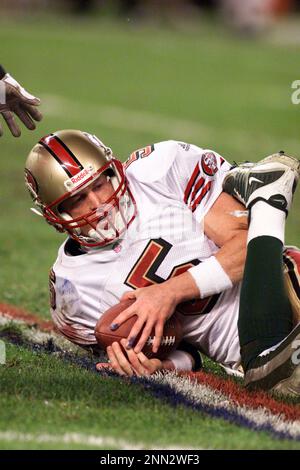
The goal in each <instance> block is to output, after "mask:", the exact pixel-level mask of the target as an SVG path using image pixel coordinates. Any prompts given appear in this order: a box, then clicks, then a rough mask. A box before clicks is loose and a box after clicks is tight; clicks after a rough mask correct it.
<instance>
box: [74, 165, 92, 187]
mask: <svg viewBox="0 0 300 470" xmlns="http://www.w3.org/2000/svg"><path fill="white" fill-rule="evenodd" d="M88 174H89V172H88V171H87V170H86V168H84V169H83V170H82V171H81V172H80V173H78V175H76V176H73V178H71V181H72V183H73V184H76V183H79V181H82V179H83V178H84V177H85V176H87V175H88Z"/></svg>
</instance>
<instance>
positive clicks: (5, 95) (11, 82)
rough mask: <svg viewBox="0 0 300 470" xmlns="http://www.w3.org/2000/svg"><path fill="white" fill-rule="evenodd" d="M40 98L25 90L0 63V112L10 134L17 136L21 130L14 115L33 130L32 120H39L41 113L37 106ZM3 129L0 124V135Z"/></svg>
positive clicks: (33, 123)
mask: <svg viewBox="0 0 300 470" xmlns="http://www.w3.org/2000/svg"><path fill="white" fill-rule="evenodd" d="M39 104H40V99H39V98H37V97H35V96H33V95H31V94H30V93H28V91H26V90H25V89H24V88H23V87H22V86H21V85H20V84H19V83H18V82H17V81H16V80H15V79H14V78H13V77H12V76H11V75H9V73H6V72H5V70H4V68H3V67H2V66H1V65H0V113H1V114H2V116H3V118H4V120H5V122H6V124H7V125H8V127H9V129H10V131H11V133H12V135H13V136H14V137H19V136H20V135H21V130H20V127H19V125H18V124H17V122H16V119H15V116H17V117H18V118H19V119H20V121H22V122H23V124H24V125H25V126H26V127H27V128H28V129H30V130H34V129H35V127H36V125H35V122H34V121H41V119H42V117H43V116H42V114H41V113H40V111H38V109H37V106H39ZM2 134H3V129H2V126H1V124H0V136H1V135H2Z"/></svg>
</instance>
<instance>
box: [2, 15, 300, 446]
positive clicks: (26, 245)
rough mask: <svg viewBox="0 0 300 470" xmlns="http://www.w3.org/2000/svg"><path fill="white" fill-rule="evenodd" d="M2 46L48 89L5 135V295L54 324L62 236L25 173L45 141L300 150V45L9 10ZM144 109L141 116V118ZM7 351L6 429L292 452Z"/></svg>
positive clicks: (240, 151) (298, 219)
mask: <svg viewBox="0 0 300 470" xmlns="http://www.w3.org/2000/svg"><path fill="white" fill-rule="evenodd" d="M0 43H1V44H4V45H5V47H3V48H2V50H1V63H3V65H5V66H6V68H7V69H8V70H9V71H11V73H12V74H13V75H14V76H15V77H16V78H17V79H19V80H20V81H22V83H23V84H24V86H26V87H27V88H28V89H29V90H30V91H32V92H34V93H36V94H37V95H41V96H42V97H44V105H43V106H42V110H43V107H44V113H45V118H44V121H43V122H42V123H41V124H40V125H39V127H38V130H36V131H35V132H34V133H30V132H28V131H24V132H23V135H22V138H21V139H13V138H12V137H11V136H10V135H9V134H8V131H6V133H5V135H4V137H2V138H1V139H0V145H1V158H0V175H1V198H0V213H1V232H0V262H1V277H0V301H4V302H7V303H12V304H15V305H19V306H22V307H24V308H27V309H28V310H30V311H32V312H35V313H37V314H39V315H41V316H43V317H45V318H46V317H47V316H48V292H47V273H48V270H49V268H50V267H51V264H52V262H53V260H54V259H55V257H56V252H57V247H58V245H59V244H60V243H61V242H62V241H63V236H62V235H59V234H56V233H55V232H54V230H53V229H52V228H50V227H49V226H48V225H47V224H45V223H44V222H43V221H42V220H39V219H38V218H37V217H35V216H33V215H32V214H31V213H30V212H29V207H30V199H29V196H28V195H27V192H26V190H25V189H24V187H23V176H22V169H23V164H24V161H25V157H26V155H27V153H28V151H29V150H30V148H31V147H32V146H33V144H34V143H35V142H36V141H37V140H38V139H39V137H40V136H41V135H44V134H45V133H48V132H51V131H53V130H57V129H60V128H81V129H85V130H88V131H90V132H92V133H96V134H97V135H99V136H100V137H101V138H102V139H103V141H104V142H106V143H108V145H110V146H111V147H112V148H113V150H114V151H115V153H116V154H117V155H120V157H121V158H125V157H126V156H127V155H128V154H129V153H130V152H131V151H132V150H134V149H136V148H139V147H142V146H144V145H145V144H148V143H151V142H154V141H158V140H162V139H168V138H175V139H178V140H189V141H192V142H193V143H195V144H198V145H199V146H202V147H208V148H213V149H215V150H216V151H218V152H220V153H221V154H223V155H224V156H225V157H226V158H228V160H230V161H233V160H237V161H241V160H244V159H249V160H257V159H259V158H261V157H263V156H265V155H267V154H270V153H272V152H274V151H277V150H280V149H284V150H285V151H286V152H290V153H293V154H295V155H298V157H299V155H300V148H299V124H300V105H299V106H295V105H292V103H291V98H290V96H291V83H292V82H293V81H294V80H296V79H299V78H300V76H299V67H298V63H299V47H296V46H275V45H272V44H269V43H267V42H264V41H263V40H256V41H253V42H251V41H247V40H244V41H240V40H237V39H236V38H234V37H231V36H230V35H229V34H227V33H225V32H224V30H223V29H222V28H221V27H217V28H214V27H212V24H211V23H209V24H206V23H204V22H199V25H198V26H197V27H195V25H194V27H193V28H190V29H188V28H186V29H185V30H183V29H181V28H178V29H176V28H172V29H170V28H154V27H150V26H147V27H137V26H135V25H131V24H126V23H124V24H122V23H117V22H113V21H110V20H108V19H103V20H101V19H100V18H96V19H86V20H85V21H79V20H76V21H75V20H74V18H73V19H72V20H71V19H70V18H67V17H65V16H61V17H60V18H58V17H49V18H44V17H39V18H34V17H33V18H31V19H29V18H27V19H23V20H21V19H20V20H19V21H18V22H16V21H12V20H9V19H5V18H2V19H0ZM53 97H55V102H56V103H58V104H56V105H55V102H54V100H53ZM53 103H54V105H53ZM136 112H140V113H141V112H142V113H143V115H142V117H141V118H140V119H137V118H135V117H134V116H135V114H134V113H136ZM153 116H154V117H153ZM149 117H150V118H149ZM149 119H150V121H149ZM5 130H6V129H5ZM299 208H300V194H299V191H298V193H297V194H296V197H295V201H294V208H293V210H292V212H291V214H290V216H289V219H288V222H287V239H286V241H287V242H288V243H291V244H298V245H299V244H300V211H299ZM9 355H10V359H9V360H10V362H9V364H11V365H14V363H13V361H14V360H16V361H17V363H16V365H14V366H12V367H2V366H0V373H1V375H2V377H1V379H2V380H1V388H2V387H3V393H2V395H1V400H2V402H1V407H0V409H1V419H0V426H2V428H3V429H6V428H9V429H15V430H26V431H31V432H33V433H35V432H39V431H41V430H43V431H45V430H47V431H48V432H53V433H55V432H57V429H59V430H60V432H64V431H66V430H76V431H77V432H86V433H88V432H98V433H100V434H101V435H102V434H103V433H104V432H107V431H108V430H109V433H110V435H118V436H120V435H122V437H123V438H126V439H128V440H130V441H132V440H135V439H137V440H139V439H143V440H145V442H149V443H150V442H160V443H170V442H176V443H177V444H182V445H183V444H185V445H189V444H190V445H195V446H197V445H200V446H201V445H202V446H204V447H213V448H219V447H223V446H224V447H227V448H238V447H247V446H248V447H251V448H255V447H257V448H261V447H276V448H280V447H284V446H287V447H289V448H292V447H295V444H291V443H289V444H286V443H280V442H278V441H274V440H271V439H270V438H267V437H265V436H264V438H263V437H262V435H261V434H259V435H255V434H254V433H251V432H248V431H245V430H239V429H237V428H236V427H233V426H229V425H228V424H224V423H223V422H213V421H212V420H208V419H206V418H203V417H200V416H199V415H196V416H195V415H194V414H193V413H192V412H186V411H185V410H177V412H176V414H174V412H173V410H171V409H169V408H168V407H167V406H165V407H164V406H162V405H161V404H159V403H156V402H155V401H153V400H152V399H150V398H149V397H145V396H143V394H141V393H140V392H138V391H137V390H132V388H130V392H129V389H127V387H126V385H124V384H120V386H119V387H118V388H117V390H116V387H115V382H111V381H110V380H106V381H104V382H103V383H102V382H101V381H100V380H99V378H98V377H95V376H94V375H92V374H90V373H88V372H82V371H78V370H76V369H75V368H74V367H70V366H67V365H63V364H61V363H60V362H55V361H54V362H53V363H52V360H51V359H50V358H49V357H44V356H43V357H42V358H41V357H38V356H36V355H32V354H31V353H29V352H26V351H21V350H18V348H13V347H12V348H10V349H9ZM14 358H15V359H14ZM110 393H112V394H113V395H112V397H109V394H110ZM114 394H116V395H114ZM112 399H113V403H114V407H111V406H110V405H111V404H112V402H111V400H112ZM123 399H125V400H127V401H129V403H128V408H126V407H124V405H122V403H121V402H122V400H123ZM44 400H48V401H49V400H50V402H51V403H52V404H53V406H49V407H46V405H45V403H44ZM64 403H65V405H63V404H64ZM64 406H65V408H64ZM150 408H151V410H152V411H153V413H154V414H155V420H153V419H150V417H149V416H150V413H149V409H150ZM126 409H127V410H128V411H126ZM120 410H122V411H121V413H122V422H120V420H117V418H118V411H120ZM123 420H124V421H123ZM168 420H169V421H168ZM116 422H118V424H116ZM147 429H148V431H146V430H147ZM195 429H197V432H196V433H195ZM183 430H184V432H182V431H183ZM198 432H199V434H198ZM7 445H8V444H7V443H6V444H5V443H3V446H7ZM30 445H31V444H28V447H30ZM9 446H10V447H12V446H15V447H16V446H18V444H17V443H15V444H13V443H11V444H9Z"/></svg>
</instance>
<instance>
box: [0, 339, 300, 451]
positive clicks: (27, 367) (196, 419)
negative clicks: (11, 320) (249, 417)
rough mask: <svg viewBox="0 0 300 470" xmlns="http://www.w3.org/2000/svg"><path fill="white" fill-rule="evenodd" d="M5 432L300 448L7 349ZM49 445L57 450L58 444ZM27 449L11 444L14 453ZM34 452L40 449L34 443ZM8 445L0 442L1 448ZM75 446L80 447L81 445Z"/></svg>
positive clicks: (2, 376)
mask: <svg viewBox="0 0 300 470" xmlns="http://www.w3.org/2000/svg"><path fill="white" fill-rule="evenodd" d="M0 383H1V396H0V409H1V412H0V416H1V419H0V432H1V431H11V432H12V431H15V432H16V431H17V432H20V433H32V434H35V435H39V434H44V433H47V434H51V435H57V434H60V435H62V434H64V433H67V432H68V433H76V432H80V433H81V434H87V435H99V436H102V437H104V436H109V437H114V438H116V439H123V440H125V441H127V442H131V443H132V444H137V443H141V442H142V443H145V445H146V446H153V445H159V446H162V447H164V446H170V445H172V444H173V445H177V446H185V447H189V446H190V447H200V448H214V449H219V448H223V449H228V448H231V449H232V448H234V449H241V448H248V449H249V448H264V449H267V448H274V447H276V448H278V449H280V448H281V449H296V448H299V444H297V443H292V442H288V441H277V440H275V439H272V438H270V437H269V436H268V435H267V434H265V433H259V434H256V433H253V432H250V431H248V430H245V429H241V428H238V427H236V426H233V425H231V424H228V423H225V422H223V421H222V420H211V419H210V418H208V417H207V416H205V415H202V414H200V413H198V412H194V411H191V410H187V409H186V408H182V407H178V408H176V409H175V410H174V409H173V408H170V407H169V406H168V405H167V404H163V403H162V402H161V401H160V400H157V399H155V398H153V397H151V396H150V395H149V394H147V393H146V392H144V391H143V393H141V389H140V386H136V387H132V385H131V384H130V383H129V382H128V383H126V381H123V380H121V379H117V378H100V377H99V376H97V375H96V374H94V373H92V372H89V371H84V370H81V369H80V368H78V367H77V366H74V365H70V364H66V363H65V362H64V361H62V360H59V359H56V358H53V356H49V355H48V354H43V353H39V354H37V353H32V352H31V351H28V350H26V349H24V348H20V347H17V346H12V345H8V348H7V364H6V366H1V368H0ZM57 444H58V445H56V444H53V443H52V444H51V445H48V446H47V443H44V445H45V446H46V447H48V448H51V447H53V446H54V447H55V448H59V443H57ZM22 445H23V446H24V444H22V443H19V444H18V443H17V442H15V443H14V442H11V443H10V444H9V448H11V447H13V448H18V447H22ZM31 445H32V446H33V448H40V445H39V444H35V445H34V443H31ZM5 446H6V447H8V443H7V442H6V443H5V442H1V441H0V447H1V448H2V447H5ZM72 447H73V446H71V448H72ZM75 447H76V446H75Z"/></svg>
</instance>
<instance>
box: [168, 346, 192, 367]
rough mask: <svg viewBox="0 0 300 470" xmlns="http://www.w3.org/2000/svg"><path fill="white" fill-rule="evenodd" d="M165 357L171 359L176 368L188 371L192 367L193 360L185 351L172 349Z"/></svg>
mask: <svg viewBox="0 0 300 470" xmlns="http://www.w3.org/2000/svg"><path fill="white" fill-rule="evenodd" d="M167 359H168V360H169V361H172V362H173V364H174V367H175V369H176V370H186V371H190V370H192V369H193V361H192V358H191V356H190V355H189V354H188V353H187V352H185V351H178V350H176V351H173V352H171V353H170V354H169V355H168V357H167Z"/></svg>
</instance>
